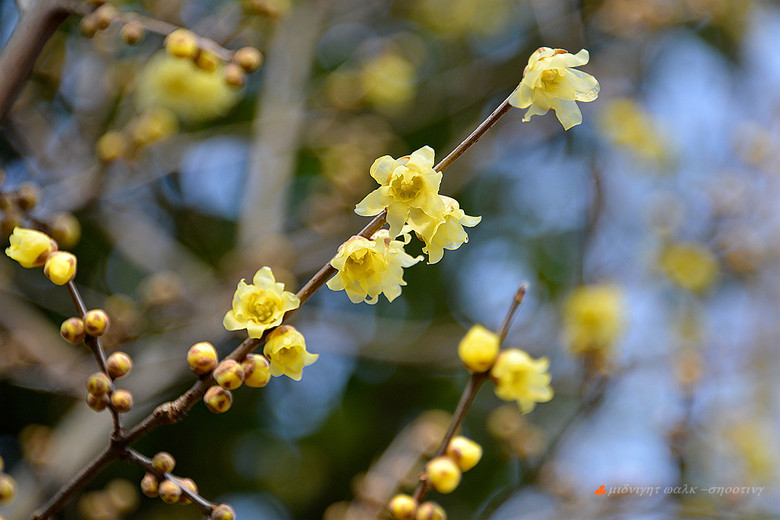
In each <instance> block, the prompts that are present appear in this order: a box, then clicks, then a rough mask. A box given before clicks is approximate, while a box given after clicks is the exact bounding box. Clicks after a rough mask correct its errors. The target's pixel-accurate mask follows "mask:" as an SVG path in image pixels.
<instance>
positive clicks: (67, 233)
mask: <svg viewBox="0 0 780 520" xmlns="http://www.w3.org/2000/svg"><path fill="white" fill-rule="evenodd" d="M50 227H51V237H52V238H53V239H54V240H56V241H57V244H59V246H60V247H64V248H69V247H73V246H75V245H76V244H77V243H78V241H79V239H80V238H81V224H79V221H78V219H77V218H76V217H74V216H73V213H60V214H58V215H56V216H55V217H54V218H53V219H52V221H51V224H50Z"/></svg>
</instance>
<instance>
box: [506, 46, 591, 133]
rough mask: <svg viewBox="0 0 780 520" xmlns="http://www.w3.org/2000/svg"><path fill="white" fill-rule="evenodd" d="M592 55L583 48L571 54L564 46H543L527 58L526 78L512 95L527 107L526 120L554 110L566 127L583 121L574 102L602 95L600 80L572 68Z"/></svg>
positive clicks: (515, 102) (511, 100)
mask: <svg viewBox="0 0 780 520" xmlns="http://www.w3.org/2000/svg"><path fill="white" fill-rule="evenodd" d="M589 59H590V54H588V51H586V50H585V49H582V50H581V51H580V52H578V53H577V54H569V53H568V52H566V51H565V50H563V49H551V48H549V47H540V48H539V49H537V50H536V52H534V53H533V54H532V55H531V57H530V58H529V60H528V65H527V66H526V68H525V70H524V71H523V80H522V81H521V82H520V85H519V86H518V87H517V89H515V91H514V92H513V93H512V95H511V96H510V98H509V104H511V105H512V106H515V107H518V108H528V107H530V108H528V110H527V111H526V113H525V117H523V121H528V120H529V119H530V118H531V116H535V115H543V114H546V113H547V111H548V110H550V109H553V110H555V115H556V117H557V118H558V121H560V122H561V124H562V125H563V128H564V130H568V129H569V128H571V127H573V126H575V125H578V124H580V123H582V113H581V112H580V108H579V107H578V106H577V103H576V102H575V101H593V100H595V99H596V97H598V95H599V82H598V81H596V78H594V77H593V76H591V75H590V74H586V73H585V72H582V71H579V70H575V69H574V68H573V67H579V66H580V65H585V64H586V63H588V60H589Z"/></svg>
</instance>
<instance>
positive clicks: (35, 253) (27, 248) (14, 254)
mask: <svg viewBox="0 0 780 520" xmlns="http://www.w3.org/2000/svg"><path fill="white" fill-rule="evenodd" d="M8 241H9V242H10V243H11V245H10V247H7V248H6V249H5V254H6V255H8V256H9V257H11V258H12V259H13V260H16V261H17V262H19V263H20V264H21V265H22V267H28V268H29V267H41V266H42V265H44V264H45V263H46V258H48V256H49V254H51V253H53V252H54V251H56V250H57V243H56V242H54V240H52V239H51V237H49V235H47V234H46V233H41V232H40V231H36V230H34V229H27V228H21V227H15V228H14V232H13V233H12V234H11V236H10V237H8Z"/></svg>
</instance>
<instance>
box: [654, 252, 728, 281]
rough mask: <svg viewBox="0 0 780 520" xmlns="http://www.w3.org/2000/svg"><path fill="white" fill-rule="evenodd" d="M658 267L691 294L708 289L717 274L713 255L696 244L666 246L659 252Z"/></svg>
mask: <svg viewBox="0 0 780 520" xmlns="http://www.w3.org/2000/svg"><path fill="white" fill-rule="evenodd" d="M658 265H659V267H660V268H661V270H662V271H663V272H664V273H665V274H666V276H668V277H669V279H670V280H671V281H672V282H674V283H675V284H677V285H679V286H680V287H682V288H684V289H688V290H689V291H693V292H703V291H706V290H707V289H709V288H710V287H711V286H712V284H713V283H715V281H716V280H717V278H718V272H719V269H718V261H717V259H716V258H715V255H714V254H713V253H712V251H710V250H709V249H708V248H707V247H706V246H704V245H703V244H699V243H697V242H677V243H672V244H669V245H667V246H666V247H665V248H664V249H663V251H662V252H661V256H660V258H659V259H658Z"/></svg>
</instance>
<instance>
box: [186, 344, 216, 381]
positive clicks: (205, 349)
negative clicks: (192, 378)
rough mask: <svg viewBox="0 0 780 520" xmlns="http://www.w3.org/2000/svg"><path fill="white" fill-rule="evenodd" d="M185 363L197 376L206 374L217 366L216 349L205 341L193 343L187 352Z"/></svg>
mask: <svg viewBox="0 0 780 520" xmlns="http://www.w3.org/2000/svg"><path fill="white" fill-rule="evenodd" d="M187 363H188V364H189V365H190V370H192V371H193V372H195V373H196V374H198V375H199V376H202V375H203V374H208V373H209V372H211V371H212V370H214V368H215V367H216V366H217V350H216V349H215V348H214V345H212V344H211V343H209V342H207V341H201V342H200V343H195V344H194V345H193V346H191V347H190V350H189V352H187Z"/></svg>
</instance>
